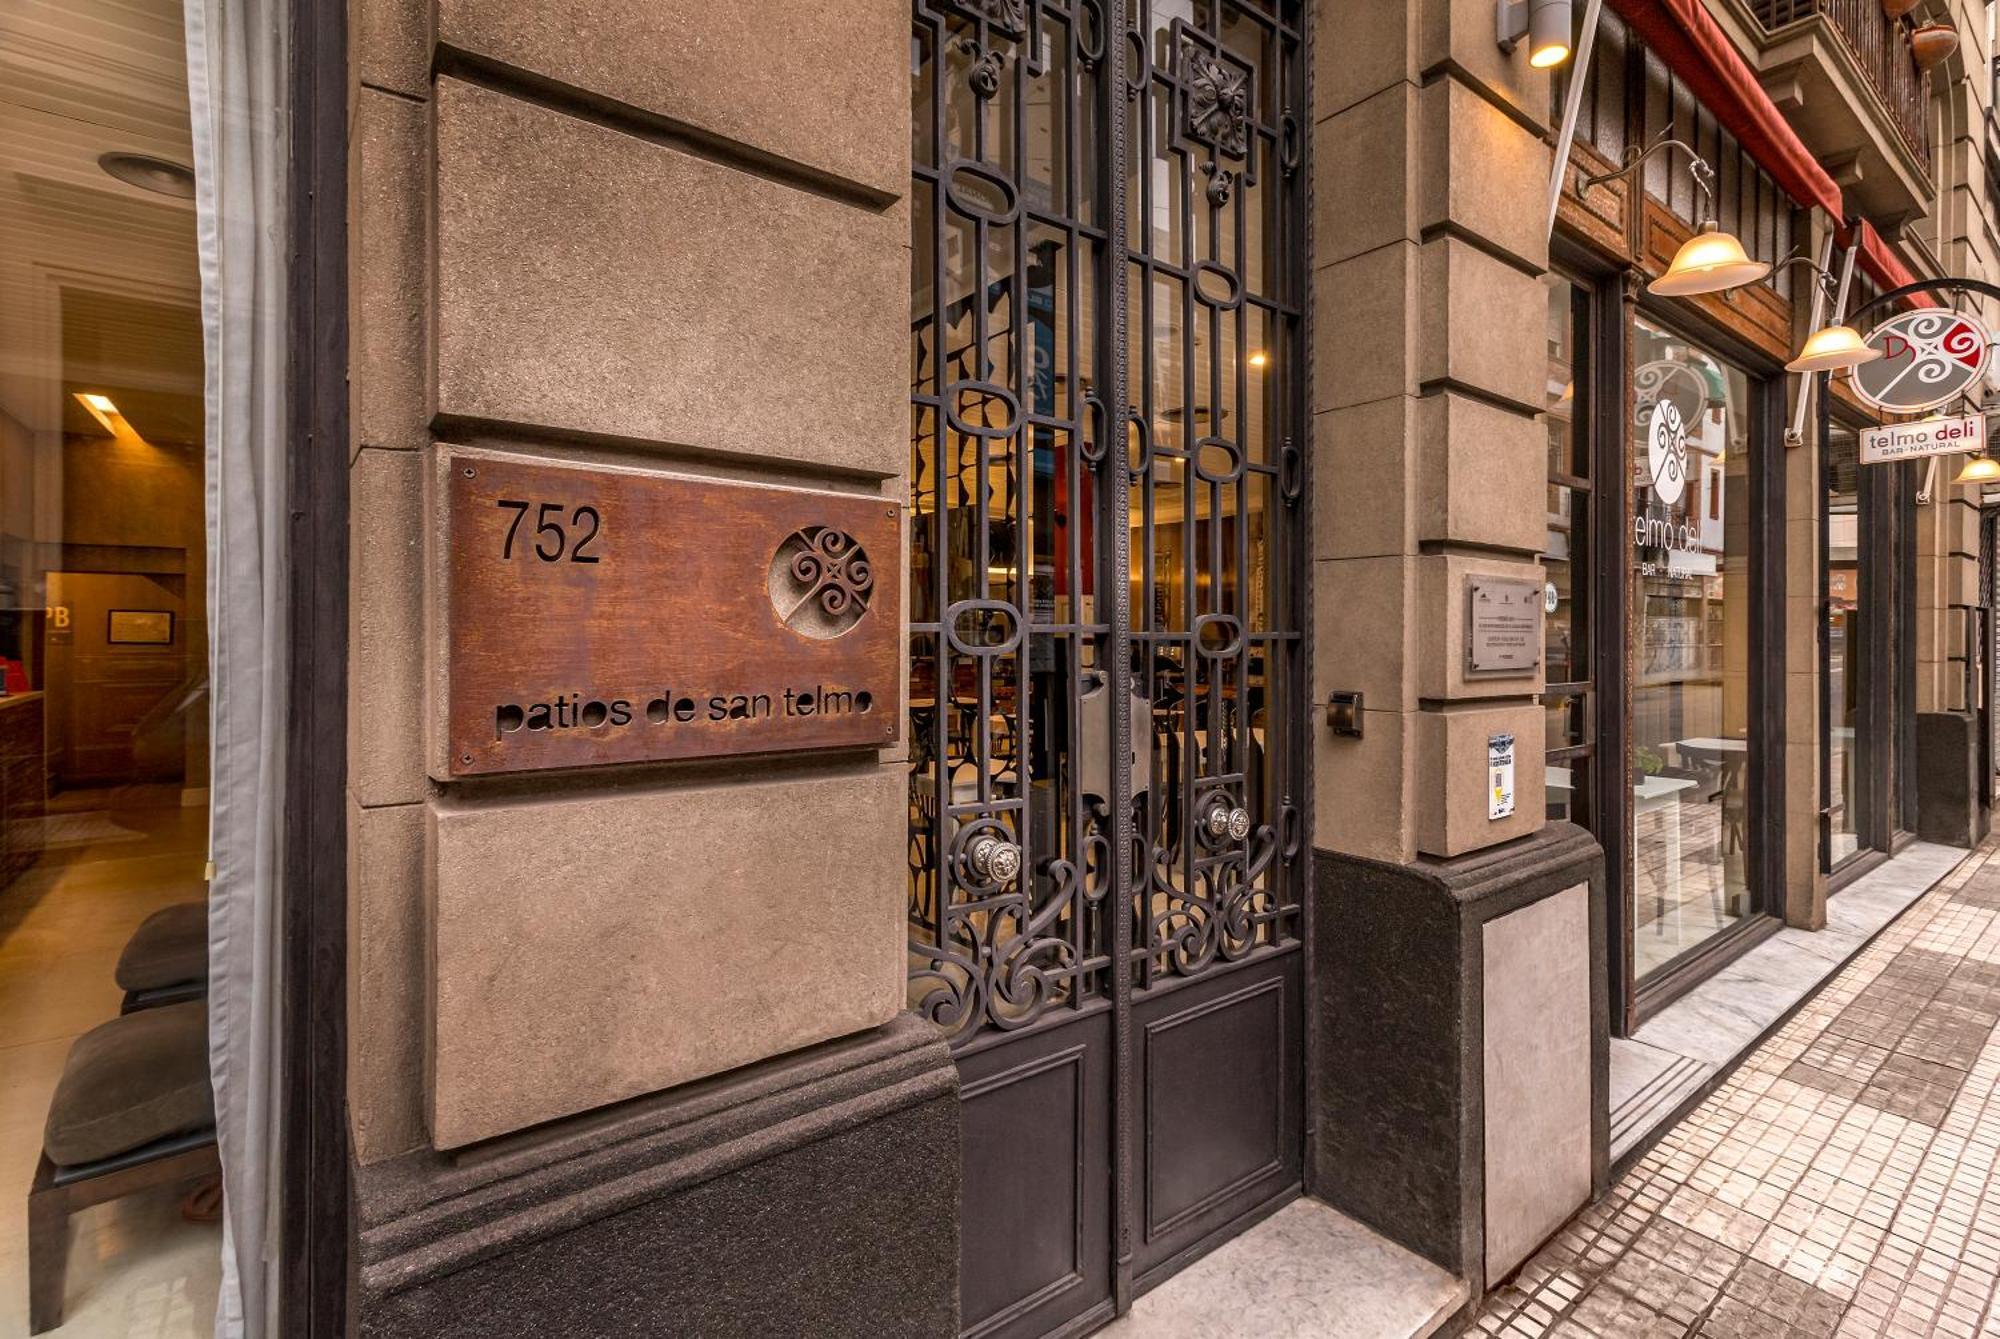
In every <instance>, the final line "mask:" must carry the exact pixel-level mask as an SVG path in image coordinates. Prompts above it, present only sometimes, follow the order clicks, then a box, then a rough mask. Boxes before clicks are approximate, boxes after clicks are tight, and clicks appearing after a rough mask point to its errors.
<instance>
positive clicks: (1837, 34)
mask: <svg viewBox="0 0 2000 1339" xmlns="http://www.w3.org/2000/svg"><path fill="white" fill-rule="evenodd" d="M1711 8H1712V10H1713V11H1714V12H1715V14H1716V17H1717V18H1719V19H1721V20H1722V21H1723V23H1724V24H1725V26H1730V27H1734V28H1736V29H1737V30H1738V33H1739V34H1740V36H1741V37H1742V38H1743V39H1744V41H1743V43H1742V49H1743V52H1744V55H1745V56H1746V57H1747V58H1748V59H1749V61H1750V63H1751V64H1752V65H1753V66H1755V68H1756V70H1757V77H1758V79H1759V81H1760V82H1761V83H1762V84H1763V86H1764V91H1765V92H1766V93H1768V94H1769V95H1770V97H1771V100H1772V101H1773V102H1775V103H1776V104H1777V105H1778V107H1779V109H1780V110H1781V111H1783V112H1784V114H1785V119H1786V120H1787V121H1789V122H1790V123H1791V124H1792V126H1793V128H1794V129H1795V130H1796V131H1797V132H1798V135H1799V138H1800V139H1801V140H1803V141H1804V142H1805V144H1806V146H1807V147H1808V148H1809V149H1811V150H1812V152H1813V153H1814V154H1815V155H1816V156H1817V157H1818V158H1819V160H1820V161H1821V162H1822V163H1824V164H1825V165H1826V168H1827V170H1828V171H1829V172H1830V173H1831V174H1832V175H1833V178H1834V180H1835V181H1836V182H1837V183H1839V185H1840V187H1841V189H1842V190H1843V191H1844V192H1845V193H1846V195H1847V200H1848V203H1849V205H1850V207H1852V208H1854V209H1856V210H1858V211H1859V212H1860V213H1862V214H1864V215H1866V216H1868V217H1869V218H1872V219H1875V220H1877V221H1879V222H1882V223H1885V224H1888V225H1890V226H1892V227H1893V226H1895V225H1897V224H1902V223H1907V222H1909V221H1912V220H1914V219H1916V218H1918V217H1921V216H1922V215H1924V214H1926V213H1928V212H1929V210H1930V206H1931V197H1932V186H1931V143H1930V89H1929V86H1928V85H1927V83H1926V82H1925V79H1924V76H1923V74H1922V72H1920V71H1919V70H1918V69H1917V64H1916V61H1915V60H1914V59H1913V58H1912V56H1911V54H1910V44H1909V41H1908V39H1907V37H1906V36H1905V34H1904V31H1903V25H1902V24H1901V23H1900V22H1899V21H1897V20H1892V19H1890V18H1889V17H1888V16H1887V15H1886V14H1884V13H1883V12H1882V5H1881V0H1713V3H1712V5H1711Z"/></svg>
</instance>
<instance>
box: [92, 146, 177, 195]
mask: <svg viewBox="0 0 2000 1339" xmlns="http://www.w3.org/2000/svg"><path fill="white" fill-rule="evenodd" d="M97 165H98V166H99V167H101V168H103V169H104V170H105V171H106V172H108V173H110V174H111V175H112V176H114V177H116V178H118V180H120V181H122V182H124V183H125V184H126V185H127V186H137V187H138V188H139V189H140V190H142V191H151V192H153V193H154V194H155V195H171V196H173V197H174V198H175V199H177V200H192V199H194V169H193V168H191V167H187V166H185V165H183V164H181V163H176V162H174V161H173V160H171V159H168V158H155V157H154V156H153V155H152V154H149V153H107V154H103V155H100V156H99V157H98V160H97Z"/></svg>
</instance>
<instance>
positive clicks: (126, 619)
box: [104, 609, 174, 646]
mask: <svg viewBox="0 0 2000 1339" xmlns="http://www.w3.org/2000/svg"><path fill="white" fill-rule="evenodd" d="M108 617H109V619H110V623H109V626H108V627H107V629H106V631H105V635H104V640H106V641H107V642H110V643H111V644H112V645H113V646H172V645H173V644H174V616H173V613H172V611H171V610H167V609H113V610H112V611H111V613H110V614H109V616H108Z"/></svg>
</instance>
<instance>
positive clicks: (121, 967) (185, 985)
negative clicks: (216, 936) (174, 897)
mask: <svg viewBox="0 0 2000 1339" xmlns="http://www.w3.org/2000/svg"><path fill="white" fill-rule="evenodd" d="M113 977H114V979H115V980H116V981H117V982H118V988H119V989H120V990H122V991H124V992H125V1004H124V1007H123V1009H122V1010H121V1012H123V1013H128V1014H129V1013H131V1012H132V1011H133V1010H135V1009H150V1008H152V1007H154V1006H155V1005H160V1004H175V1003H178V1002H179V1001H181V1000H192V999H199V998H201V997H202V996H203V995H206V994H207V993H208V903H206V902H180V903H176V904H175V905H174V906H171V907H163V908H161V909H160V910H158V911H156V912H154V913H153V914H152V915H150V916H148V917H146V919H145V920H143V921H141V922H140V924H139V928H138V929H137V930H136V931H134V932H133V935H132V937H131V938H130V939H129V940H127V941H126V942H125V951H124V952H123V953H121V954H119V955H118V969H117V971H116V972H115V973H113Z"/></svg>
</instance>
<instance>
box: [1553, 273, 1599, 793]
mask: <svg viewBox="0 0 2000 1339" xmlns="http://www.w3.org/2000/svg"><path fill="white" fill-rule="evenodd" d="M1544 286H1545V287H1546V289H1547V292H1548V319H1547V327H1546V329H1547V341H1548V376H1547V385H1546V399H1545V401H1544V403H1545V405H1546V408H1547V413H1546V416H1545V417H1546V421H1547V424H1548V434H1549V484H1548V532H1547V536H1548V537H1547V539H1546V541H1545V542H1544V544H1543V546H1542V579H1543V581H1544V583H1545V585H1544V604H1543V608H1544V611H1545V615H1546V616H1545V618H1544V620H1543V636H1544V648H1543V658H1544V663H1545V665H1546V667H1547V682H1548V688H1547V693H1546V696H1545V698H1544V701H1543V707H1544V712H1545V719H1546V727H1547V729H1546V744H1545V747H1546V748H1547V750H1548V759H1547V763H1548V774H1547V775H1548V780H1547V789H1548V815H1549V817H1550V818H1551V819H1561V820H1567V821H1569V822H1572V823H1581V824H1585V825H1588V824H1589V822H1590V820H1591V809H1592V806H1591V804H1590V802H1589V796H1590V785H1589V780H1590V769H1591V757H1592V752H1593V750H1592V748H1591V744H1592V733H1591V726H1590V722H1591V715H1590V711H1591V695H1590V692H1589V684H1588V682H1587V681H1588V680H1589V678H1590V644H1589V642H1590V638H1589V627H1590V624H1589V619H1588V613H1589V601H1588V579H1587V574H1588V573H1589V571H1590V570H1591V569H1590V563H1589V557H1588V553H1589V534H1590V531H1589V525H1588V520H1589V516H1590V497H1591V492H1590V451H1589V448H1588V440H1589V439H1588V434H1587V431H1586V426H1587V422H1588V418H1587V414H1586V413H1585V411H1584V408H1583V406H1584V405H1585V404H1586V403H1587V402H1588V399H1589V396H1588V381H1589V377H1588V375H1587V373H1588V367H1587V365H1586V362H1585V359H1584V357H1583V350H1582V348H1581V345H1580V342H1579V339H1578V330H1579V327H1580V326H1581V325H1582V321H1583V314H1584V312H1585V310H1586V307H1585V298H1584V294H1583V292H1582V291H1581V290H1580V289H1579V288H1578V287H1577V286H1576V285H1574V284H1572V283H1570V282H1569V281H1568V280H1567V279H1564V278H1563V277H1561V276H1560V275H1554V274H1552V275H1550V276H1549V277H1548V278H1547V279H1546V280H1544Z"/></svg>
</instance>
